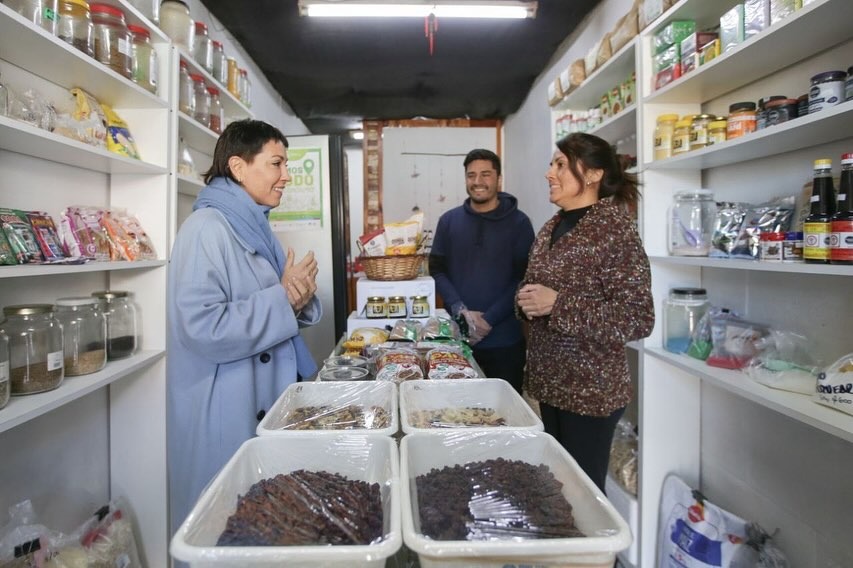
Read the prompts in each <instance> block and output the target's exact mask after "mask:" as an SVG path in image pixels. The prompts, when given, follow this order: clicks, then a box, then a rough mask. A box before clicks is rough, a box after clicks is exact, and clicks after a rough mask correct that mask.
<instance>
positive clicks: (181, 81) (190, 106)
mask: <svg viewBox="0 0 853 568" xmlns="http://www.w3.org/2000/svg"><path fill="white" fill-rule="evenodd" d="M178 109H179V110H180V111H181V112H182V113H184V114H186V115H188V116H192V115H193V114H194V113H195V87H194V86H193V80H192V79H191V78H190V72H189V71H188V70H187V62H186V61H181V65H180V72H179V77H178Z"/></svg>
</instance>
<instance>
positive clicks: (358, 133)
mask: <svg viewBox="0 0 853 568" xmlns="http://www.w3.org/2000/svg"><path fill="white" fill-rule="evenodd" d="M349 135H350V136H351V137H352V139H353V140H364V131H363V130H350V131H349Z"/></svg>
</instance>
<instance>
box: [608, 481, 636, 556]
mask: <svg viewBox="0 0 853 568" xmlns="http://www.w3.org/2000/svg"><path fill="white" fill-rule="evenodd" d="M604 489H605V490H606V491H607V498H608V499H609V500H610V504H611V505H613V508H614V509H616V511H617V512H618V513H619V515H620V516H621V517H622V518H623V519H625V522H626V523H628V526H629V527H630V528H631V534H640V505H639V502H638V501H637V498H636V497H635V496H633V495H631V494H630V493H628V492H627V491H625V490H624V489H623V488H622V486H621V485H619V483H617V482H616V481H614V479H613V478H612V477H611V476H610V474H607V478H606V479H605V480H604ZM618 556H619V559H620V560H622V563H623V564H625V563H626V562H627V564H628V565H630V566H639V565H640V542H639V540H637V539H634V542H632V543H631V546H630V547H628V549H627V550H623V551H622V552H620V553H619V555H618Z"/></svg>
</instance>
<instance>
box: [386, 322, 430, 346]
mask: <svg viewBox="0 0 853 568" xmlns="http://www.w3.org/2000/svg"><path fill="white" fill-rule="evenodd" d="M421 327H423V324H422V323H421V322H419V321H415V320H405V319H404V320H400V321H398V322H395V323H394V328H393V329H391V334H390V335H389V336H388V339H390V340H391V341H417V340H418V337H419V335H420V332H421Z"/></svg>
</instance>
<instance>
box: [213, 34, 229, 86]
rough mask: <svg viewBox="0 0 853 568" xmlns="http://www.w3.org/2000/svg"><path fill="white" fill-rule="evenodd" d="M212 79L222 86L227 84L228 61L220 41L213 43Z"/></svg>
mask: <svg viewBox="0 0 853 568" xmlns="http://www.w3.org/2000/svg"><path fill="white" fill-rule="evenodd" d="M212 44H213V78H214V79H216V80H217V81H219V83H220V84H222V85H227V84H228V60H227V59H226V58H225V48H224V47H222V42H221V41H213V42H212Z"/></svg>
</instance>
